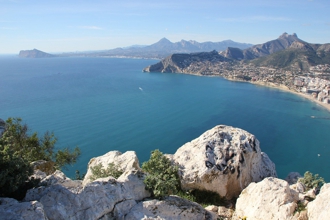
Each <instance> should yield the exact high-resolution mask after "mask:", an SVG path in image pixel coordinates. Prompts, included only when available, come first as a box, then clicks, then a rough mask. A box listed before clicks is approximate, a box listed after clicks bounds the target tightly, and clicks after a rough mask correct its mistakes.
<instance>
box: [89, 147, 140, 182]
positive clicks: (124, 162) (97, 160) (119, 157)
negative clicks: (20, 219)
mask: <svg viewBox="0 0 330 220" xmlns="http://www.w3.org/2000/svg"><path fill="white" fill-rule="evenodd" d="M109 163H114V164H115V165H117V166H119V168H120V169H122V170H123V171H124V172H125V171H126V170H141V168H140V165H139V159H138V158H137V156H136V153H135V152H134V151H127V152H125V153H123V154H122V153H121V152H119V151H110V152H108V153H106V154H104V155H102V156H99V157H94V158H92V159H90V161H89V163H88V168H87V172H86V175H85V177H84V180H83V185H86V184H87V183H90V182H91V180H90V177H91V176H92V170H91V167H94V166H96V165H99V164H102V165H103V167H104V168H106V167H108V164H109Z"/></svg>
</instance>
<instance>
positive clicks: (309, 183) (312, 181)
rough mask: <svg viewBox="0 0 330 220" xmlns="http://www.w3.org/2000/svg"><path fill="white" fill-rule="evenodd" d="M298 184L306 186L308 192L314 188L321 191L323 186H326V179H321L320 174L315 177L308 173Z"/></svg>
mask: <svg viewBox="0 0 330 220" xmlns="http://www.w3.org/2000/svg"><path fill="white" fill-rule="evenodd" d="M298 182H300V183H302V184H304V185H305V187H306V190H310V189H313V188H317V189H320V188H321V187H322V185H323V184H324V179H323V178H322V177H319V175H318V174H315V175H314V176H313V174H312V173H311V172H309V171H307V172H306V173H305V174H304V177H302V178H299V179H298Z"/></svg>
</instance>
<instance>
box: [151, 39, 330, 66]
mask: <svg viewBox="0 0 330 220" xmlns="http://www.w3.org/2000/svg"><path fill="white" fill-rule="evenodd" d="M209 53H210V54H208V55H206V54H205V53H200V54H193V55H192V54H180V56H179V55H178V54H173V55H171V56H169V57H167V58H165V59H164V60H162V61H161V62H160V63H157V64H155V65H152V66H149V67H147V68H146V69H145V71H151V72H152V71H155V72H167V71H171V70H182V69H185V68H186V67H188V66H191V64H192V63H194V62H195V63H196V62H204V63H205V64H206V61H207V62H208V63H207V65H209V64H210V63H212V62H213V63H217V62H219V61H220V60H221V62H227V63H231V64H235V63H237V62H239V61H240V62H245V63H251V64H254V65H255V66H259V67H271V68H283V69H288V70H294V71H305V70H306V71H307V70H309V68H310V67H311V66H315V65H319V64H330V44H311V43H307V42H305V41H303V40H301V39H299V38H298V36H297V34H295V33H294V34H292V35H289V34H287V33H283V34H282V35H281V36H279V37H278V38H277V39H275V40H271V41H268V42H266V43H263V44H258V45H254V46H252V47H249V48H246V49H240V48H234V47H228V48H227V49H226V50H224V51H220V52H219V54H217V55H216V56H215V53H214V52H209ZM219 56H222V57H223V58H220V57H219ZM192 57H193V58H192ZM205 57H208V59H207V60H205ZM224 58H226V59H224Z"/></svg>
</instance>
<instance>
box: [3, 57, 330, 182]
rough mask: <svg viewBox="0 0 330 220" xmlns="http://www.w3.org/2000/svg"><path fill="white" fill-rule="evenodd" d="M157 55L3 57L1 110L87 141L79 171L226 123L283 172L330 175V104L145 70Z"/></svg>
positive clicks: (63, 139)
mask: <svg viewBox="0 0 330 220" xmlns="http://www.w3.org/2000/svg"><path fill="white" fill-rule="evenodd" d="M156 62H157V61H156V60H137V59H115V58H112V59H108V58H53V59H19V58H16V57H1V58H0V78H1V80H0V118H3V119H7V118H8V117H21V118H23V119H24V121H25V122H26V123H27V124H28V125H29V126H30V128H31V130H33V131H38V132H39V133H40V134H42V133H44V132H45V131H47V130H49V131H54V133H55V135H56V136H57V137H58V139H59V141H58V144H57V146H58V147H67V146H71V147H75V146H79V147H80V148H81V150H82V156H81V158H80V160H79V161H78V163H77V164H76V165H75V166H74V167H70V168H69V169H68V170H67V171H65V172H66V173H67V174H68V175H69V176H74V171H75V170H76V169H78V170H80V171H81V172H82V173H84V172H85V171H86V167H87V163H88V161H89V159H90V158H92V157H95V156H99V155H102V154H104V153H106V152H108V151H111V150H119V151H121V152H125V151H127V150H134V151H136V152H137V154H138V157H139V160H140V162H143V161H145V160H147V159H148V158H149V156H150V151H151V150H153V149H160V150H161V151H162V152H165V153H174V152H175V151H176V149H177V148H178V147H180V146H182V145H183V144H184V143H186V142H188V141H190V140H192V139H194V138H196V137H198V136H199V135H200V134H202V133H203V132H204V131H206V130H208V129H210V128H212V127H214V126H215V125H218V124H226V125H231V126H235V127H240V128H242V129H244V130H247V131H249V132H250V133H252V134H254V135H255V136H256V137H257V138H258V139H259V140H260V142H261V149H262V151H264V152H266V153H267V154H268V155H269V157H270V158H271V159H272V161H274V162H275V164H276V170H277V172H278V175H279V177H281V178H284V177H285V176H286V175H287V174H288V173H289V172H291V171H298V172H300V173H302V174H303V173H304V172H305V171H306V170H309V171H311V172H313V173H319V174H320V175H321V176H323V177H325V179H326V180H327V181H330V173H329V170H328V169H329V162H328V161H329V159H328V158H329V157H330V146H329V145H330V135H329V131H330V120H329V118H330V113H329V112H327V111H325V110H324V109H322V108H321V107H318V106H317V105H316V104H314V103H312V102H310V101H308V100H305V99H304V98H301V97H299V96H295V95H293V94H291V93H286V92H283V91H280V90H277V89H272V88H267V87H260V86H255V85H252V84H249V83H239V82H231V81H227V80H225V79H222V78H218V77H199V76H192V75H183V74H162V73H143V72H142V71H141V70H142V69H143V68H144V67H145V66H147V65H150V64H153V63H156ZM311 116H316V118H311ZM318 154H320V156H318Z"/></svg>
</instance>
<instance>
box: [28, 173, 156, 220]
mask: <svg viewBox="0 0 330 220" xmlns="http://www.w3.org/2000/svg"><path fill="white" fill-rule="evenodd" d="M54 174H57V175H56V176H54ZM54 174H53V175H51V176H48V177H47V178H45V180H43V181H45V182H44V183H45V184H44V185H45V186H41V187H38V188H35V189H31V190H29V191H28V192H27V196H26V198H25V201H29V200H30V199H33V200H38V201H39V202H40V203H41V204H42V205H43V210H44V212H45V214H46V216H47V218H48V219H50V220H51V219H56V220H61V219H100V218H104V219H107V218H119V216H124V215H125V214H126V213H127V212H129V210H130V207H133V206H134V205H136V204H137V201H140V200H142V199H144V198H146V197H149V196H150V193H149V192H148V191H146V190H145V185H144V183H143V179H144V174H143V173H141V172H140V171H132V170H129V171H126V172H125V173H123V174H122V175H121V176H120V177H119V178H118V179H117V180H116V179H115V178H113V177H107V178H100V179H97V180H95V181H94V182H91V183H89V184H86V185H85V186H84V187H82V184H81V181H73V180H70V179H69V178H67V177H65V176H62V175H61V173H57V172H55V173H54ZM63 175H64V174H63ZM46 180H47V181H46Z"/></svg>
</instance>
